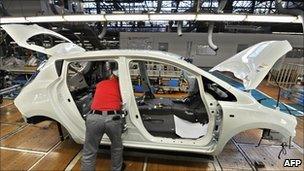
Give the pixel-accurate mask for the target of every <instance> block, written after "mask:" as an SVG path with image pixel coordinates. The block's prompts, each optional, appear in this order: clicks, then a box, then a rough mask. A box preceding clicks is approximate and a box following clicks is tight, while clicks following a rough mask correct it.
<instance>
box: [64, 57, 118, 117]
mask: <svg viewBox="0 0 304 171" xmlns="http://www.w3.org/2000/svg"><path fill="white" fill-rule="evenodd" d="M109 67H110V68H111V69H112V70H117V69H118V64H117V62H115V61H109V60H107V61H90V62H71V63H70V64H69V65H68V72H67V84H68V88H69V91H70V93H71V95H72V97H73V100H74V102H75V104H76V106H77V108H78V110H79V113H80V114H81V116H82V117H85V116H86V115H87V114H88V113H89V112H90V110H91V109H90V107H91V103H92V99H93V95H94V92H95V85H96V84H97V83H98V82H100V81H102V80H104V79H106V78H107V77H108V76H109Z"/></svg>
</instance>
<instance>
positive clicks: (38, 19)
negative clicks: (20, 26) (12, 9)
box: [25, 15, 64, 23]
mask: <svg viewBox="0 0 304 171" xmlns="http://www.w3.org/2000/svg"><path fill="white" fill-rule="evenodd" d="M25 19H26V20H27V21H29V22H32V23H48V22H63V21H64V19H63V17H62V16H61V15H56V16H35V17H26V18H25Z"/></svg>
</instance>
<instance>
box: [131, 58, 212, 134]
mask: <svg viewBox="0 0 304 171" xmlns="http://www.w3.org/2000/svg"><path fill="white" fill-rule="evenodd" d="M129 66H130V74H131V81H132V86H133V90H134V96H135V99H136V103H137V107H138V110H139V113H140V116H141V119H142V122H143V124H144V127H145V128H146V129H147V131H148V132H149V133H150V134H151V135H153V136H156V137H167V138H189V139H197V138H200V137H203V136H204V135H205V134H206V132H207V126H208V121H209V120H208V114H207V112H206V108H205V105H204V103H203V101H202V99H201V96H200V91H199V87H198V81H197V78H196V76H195V75H193V74H191V73H189V72H187V71H186V70H182V69H180V68H177V67H175V66H173V65H170V64H165V63H159V62H152V61H132V62H130V65H129ZM193 129H196V130H197V131H196V132H193V134H185V132H189V131H190V132H191V130H193Z"/></svg>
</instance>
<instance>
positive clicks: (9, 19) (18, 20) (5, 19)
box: [0, 17, 28, 24]
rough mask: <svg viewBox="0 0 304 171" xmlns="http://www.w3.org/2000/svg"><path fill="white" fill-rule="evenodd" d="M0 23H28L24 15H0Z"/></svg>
mask: <svg viewBox="0 0 304 171" xmlns="http://www.w3.org/2000/svg"><path fill="white" fill-rule="evenodd" d="M0 23H1V24H9V23H28V21H26V19H25V17H3V18H2V17H0Z"/></svg>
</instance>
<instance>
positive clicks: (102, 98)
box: [91, 77, 121, 111]
mask: <svg viewBox="0 0 304 171" xmlns="http://www.w3.org/2000/svg"><path fill="white" fill-rule="evenodd" d="M91 109H92V110H99V111H111V110H120V109H121V95H120V90H119V82H118V79H117V78H115V77H114V78H111V79H108V80H103V81H101V82H99V83H98V84H97V85H96V90H95V95H94V98H93V102H92V105H91Z"/></svg>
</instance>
